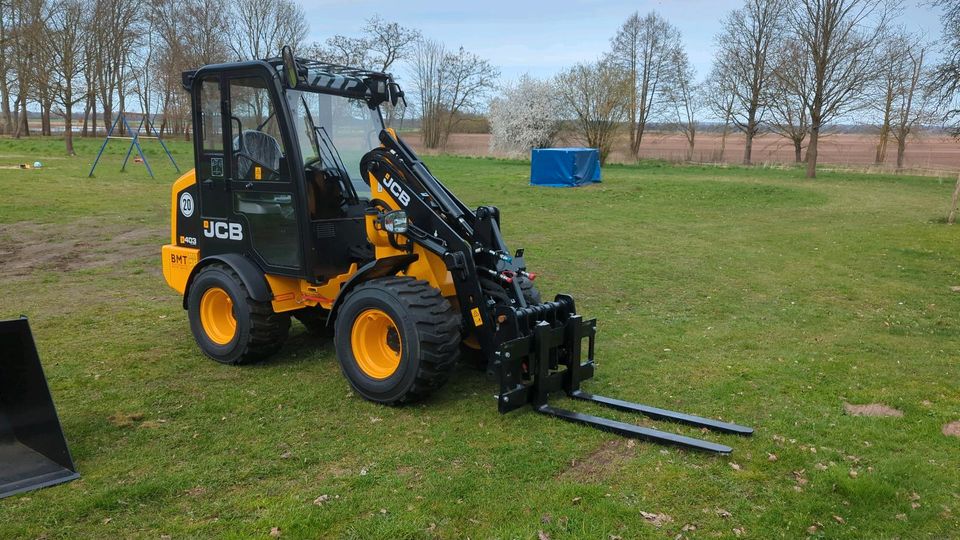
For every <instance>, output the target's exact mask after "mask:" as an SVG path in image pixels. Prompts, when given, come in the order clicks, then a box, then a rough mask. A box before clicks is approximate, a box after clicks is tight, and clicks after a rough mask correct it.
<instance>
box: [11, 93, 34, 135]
mask: <svg viewBox="0 0 960 540" xmlns="http://www.w3.org/2000/svg"><path fill="white" fill-rule="evenodd" d="M16 106H17V107H19V109H20V112H19V113H18V115H17V116H18V118H17V129H16V132H15V133H14V135H13V138H15V139H19V138H20V137H29V136H30V123H29V122H30V120H29V118H27V98H26V96H20V98H18V99H17V105H16Z"/></svg>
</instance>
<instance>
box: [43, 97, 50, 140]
mask: <svg viewBox="0 0 960 540" xmlns="http://www.w3.org/2000/svg"><path fill="white" fill-rule="evenodd" d="M52 108H53V103H52V102H51V100H50V98H45V99H44V100H43V102H42V103H41V104H40V134H41V135H44V136H46V137H50V136H52V135H53V129H52V127H51V125H50V109H52Z"/></svg>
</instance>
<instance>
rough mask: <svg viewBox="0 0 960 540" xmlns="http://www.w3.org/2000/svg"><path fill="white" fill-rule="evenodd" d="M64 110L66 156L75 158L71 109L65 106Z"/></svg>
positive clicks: (68, 101)
mask: <svg viewBox="0 0 960 540" xmlns="http://www.w3.org/2000/svg"><path fill="white" fill-rule="evenodd" d="M67 95H68V96H69V94H67ZM70 99H71V98H69V97H68V98H67V100H66V101H67V103H70ZM66 110H67V111H66V116H65V117H64V119H63V141H64V143H65V144H66V150H67V155H68V156H75V155H77V153H76V152H74V151H73V107H71V106H70V105H67V107H66Z"/></svg>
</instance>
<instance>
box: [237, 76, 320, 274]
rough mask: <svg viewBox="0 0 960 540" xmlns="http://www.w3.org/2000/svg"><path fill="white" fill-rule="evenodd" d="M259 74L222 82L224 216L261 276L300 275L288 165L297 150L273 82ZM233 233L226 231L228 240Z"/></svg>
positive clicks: (296, 216) (297, 210)
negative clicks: (233, 224) (226, 185)
mask: <svg viewBox="0 0 960 540" xmlns="http://www.w3.org/2000/svg"><path fill="white" fill-rule="evenodd" d="M262 71H263V70H249V71H240V72H231V73H230V74H229V76H224V77H223V83H224V88H223V90H224V96H225V98H226V99H225V109H226V110H225V119H224V131H225V133H226V134H227V141H229V143H228V148H227V152H226V154H227V169H228V171H229V172H228V175H229V195H230V196H229V198H228V204H229V205H230V208H229V211H230V214H231V216H232V220H233V221H235V222H236V223H239V224H240V230H239V231H238V234H239V235H240V236H242V237H243V238H242V239H240V240H239V241H240V242H243V243H248V245H249V247H250V251H251V252H252V253H251V254H252V256H253V258H254V259H255V260H257V262H258V263H259V264H260V266H261V268H263V269H264V271H266V272H268V273H271V274H281V275H290V276H300V275H302V268H303V258H304V256H303V252H302V244H301V241H300V237H301V232H300V227H301V224H300V219H299V218H300V217H302V216H301V211H302V210H301V208H300V201H299V198H298V196H297V193H298V189H297V184H296V182H295V177H294V175H293V174H291V164H292V163H295V161H296V159H299V158H296V155H295V154H292V152H294V151H295V150H296V149H295V148H294V147H293V145H292V144H291V141H290V140H289V136H288V135H287V134H288V133H289V131H288V130H287V129H286V125H285V122H286V117H285V114H284V111H283V110H282V109H281V108H280V106H279V104H280V101H279V99H278V98H279V96H278V95H277V91H276V88H275V87H274V81H273V80H272V79H267V78H266V77H265V76H264V73H263V72H262ZM231 232H232V231H229V230H228V231H227V234H228V237H229V236H230V234H231Z"/></svg>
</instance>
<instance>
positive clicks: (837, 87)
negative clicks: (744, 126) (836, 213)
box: [788, 0, 896, 178]
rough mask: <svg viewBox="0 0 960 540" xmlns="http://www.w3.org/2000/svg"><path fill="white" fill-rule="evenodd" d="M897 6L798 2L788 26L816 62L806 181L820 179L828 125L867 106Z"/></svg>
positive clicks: (883, 0)
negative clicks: (879, 50) (876, 56)
mask: <svg viewBox="0 0 960 540" xmlns="http://www.w3.org/2000/svg"><path fill="white" fill-rule="evenodd" d="M895 7H896V6H895V4H894V3H893V2H892V1H888V0H798V1H797V2H796V3H795V4H794V6H793V8H792V9H791V10H790V12H789V16H788V22H789V25H790V27H791V29H792V30H793V32H794V34H795V35H796V37H797V39H798V40H799V42H800V43H802V44H803V46H804V48H805V49H806V54H807V55H809V57H810V61H811V67H812V69H813V73H812V82H813V85H812V93H811V94H810V96H809V105H808V107H807V108H808V111H809V114H810V142H809V143H808V145H807V177H808V178H815V177H816V176H817V143H818V141H819V138H820V130H821V129H822V128H823V126H824V125H825V124H828V123H829V122H830V121H832V120H834V119H836V118H837V117H839V116H842V115H843V114H845V113H848V112H850V111H851V110H854V109H857V108H859V107H862V106H863V101H862V99H861V98H862V97H863V94H864V92H865V90H866V89H867V87H868V86H869V85H870V83H871V81H872V79H873V77H875V65H874V62H873V61H872V60H873V54H872V53H873V51H874V49H875V48H876V46H877V44H878V43H879V41H880V38H881V36H882V35H883V31H884V29H885V28H886V25H887V22H888V19H889V17H890V16H891V14H892V11H893V9H894V8H895Z"/></svg>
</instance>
